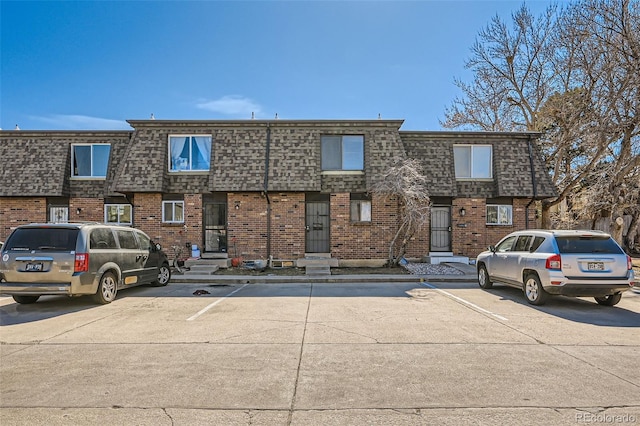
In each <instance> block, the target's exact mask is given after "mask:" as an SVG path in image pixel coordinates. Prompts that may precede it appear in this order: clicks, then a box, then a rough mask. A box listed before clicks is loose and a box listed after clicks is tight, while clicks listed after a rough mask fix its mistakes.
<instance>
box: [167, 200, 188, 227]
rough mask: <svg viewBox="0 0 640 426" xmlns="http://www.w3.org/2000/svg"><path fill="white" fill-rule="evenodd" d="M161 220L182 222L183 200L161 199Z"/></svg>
mask: <svg viewBox="0 0 640 426" xmlns="http://www.w3.org/2000/svg"><path fill="white" fill-rule="evenodd" d="M162 222H164V223H184V201H163V202H162Z"/></svg>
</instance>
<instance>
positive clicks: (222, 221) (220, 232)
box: [203, 203, 227, 253]
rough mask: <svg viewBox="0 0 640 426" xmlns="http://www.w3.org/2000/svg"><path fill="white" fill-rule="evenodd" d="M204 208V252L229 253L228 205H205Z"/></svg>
mask: <svg viewBox="0 0 640 426" xmlns="http://www.w3.org/2000/svg"><path fill="white" fill-rule="evenodd" d="M203 208H204V218H203V219H204V251H205V252H214V253H226V252H227V204H226V203H205V204H204V205H203Z"/></svg>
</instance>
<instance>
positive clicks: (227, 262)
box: [184, 258, 231, 268]
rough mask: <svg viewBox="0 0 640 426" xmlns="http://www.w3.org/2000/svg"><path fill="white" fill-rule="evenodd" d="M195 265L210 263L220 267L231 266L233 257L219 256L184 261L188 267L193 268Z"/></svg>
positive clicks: (209, 264)
mask: <svg viewBox="0 0 640 426" xmlns="http://www.w3.org/2000/svg"><path fill="white" fill-rule="evenodd" d="M194 265H208V266H217V267H218V268H230V267H231V259H228V258H217V259H203V258H200V259H187V260H185V261H184V266H185V267H187V268H193V266H194Z"/></svg>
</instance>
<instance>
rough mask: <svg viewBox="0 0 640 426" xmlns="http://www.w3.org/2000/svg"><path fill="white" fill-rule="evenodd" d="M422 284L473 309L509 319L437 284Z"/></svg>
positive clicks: (504, 319)
mask: <svg viewBox="0 0 640 426" xmlns="http://www.w3.org/2000/svg"><path fill="white" fill-rule="evenodd" d="M420 284H422V285H423V286H425V287H428V288H430V289H432V290H435V291H437V292H438V293H442V294H444V295H445V296H446V297H448V298H450V299H454V300H456V301H458V302H460V303H462V304H465V305H467V306H468V307H470V308H471V309H473V310H475V311H478V312H482V313H484V314H487V315H491V316H492V317H495V318H498V319H500V320H502V321H509V320H508V319H506V318H505V317H503V316H502V315H498V314H495V313H493V312H491V311H487V310H486V309H484V308H481V307H480V306H478V305H476V304H474V303H471V302H469V301H468V300H464V299H463V298H461V297H458V296H455V295H453V294H451V293H449V292H448V291H444V290H442V289H439V288H438V287H436V286H434V285H432V284H429V283H425V282H421V283H420Z"/></svg>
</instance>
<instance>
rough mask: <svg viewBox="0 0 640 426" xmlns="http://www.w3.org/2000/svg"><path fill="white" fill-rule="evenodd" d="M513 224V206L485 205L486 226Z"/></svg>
mask: <svg viewBox="0 0 640 426" xmlns="http://www.w3.org/2000/svg"><path fill="white" fill-rule="evenodd" d="M511 224H513V206H511V205H508V204H487V225H511Z"/></svg>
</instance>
